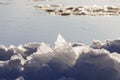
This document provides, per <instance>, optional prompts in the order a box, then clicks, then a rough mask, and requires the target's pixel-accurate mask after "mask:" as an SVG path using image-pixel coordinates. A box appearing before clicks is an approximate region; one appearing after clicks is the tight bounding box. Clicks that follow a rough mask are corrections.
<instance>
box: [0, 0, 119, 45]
mask: <svg viewBox="0 0 120 80" xmlns="http://www.w3.org/2000/svg"><path fill="white" fill-rule="evenodd" d="M40 4H43V5H46V4H48V5H49V4H63V5H98V6H102V5H120V0H46V1H44V0H41V1H40V0H39V1H37V0H35V1H33V0H0V44H4V45H6V46H9V45H11V44H13V45H19V44H24V43H28V42H47V43H49V44H53V42H54V41H55V39H56V37H57V34H58V33H60V34H61V35H62V36H64V37H65V39H66V40H67V41H71V42H75V41H81V42H83V43H85V44H90V42H91V41H92V40H93V39H98V40H105V39H116V38H119V37H120V16H53V15H49V14H47V13H45V12H43V11H40V10H36V9H35V7H34V6H37V5H40Z"/></svg>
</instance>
